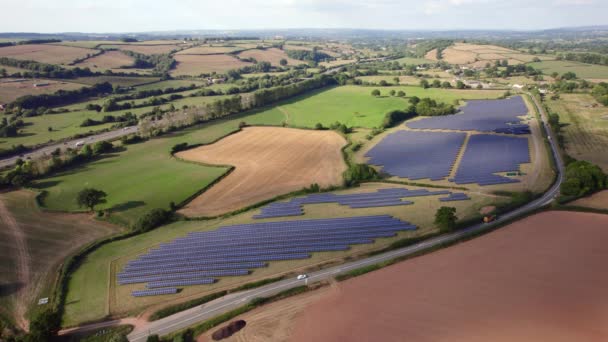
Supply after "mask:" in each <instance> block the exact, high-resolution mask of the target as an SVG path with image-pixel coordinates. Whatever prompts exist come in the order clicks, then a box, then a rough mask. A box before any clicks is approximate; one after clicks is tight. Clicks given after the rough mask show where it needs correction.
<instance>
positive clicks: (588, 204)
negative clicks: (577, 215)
mask: <svg viewBox="0 0 608 342" xmlns="http://www.w3.org/2000/svg"><path fill="white" fill-rule="evenodd" d="M569 204H570V205H574V206H577V207H585V208H592V209H600V210H608V190H604V191H600V192H597V193H595V194H593V195H591V196H588V197H585V198H581V199H578V200H576V201H574V202H572V203H569Z"/></svg>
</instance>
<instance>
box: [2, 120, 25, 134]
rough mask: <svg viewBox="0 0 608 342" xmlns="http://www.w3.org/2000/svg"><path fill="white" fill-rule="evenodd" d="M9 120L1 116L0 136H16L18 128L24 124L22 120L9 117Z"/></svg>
mask: <svg viewBox="0 0 608 342" xmlns="http://www.w3.org/2000/svg"><path fill="white" fill-rule="evenodd" d="M11 119H13V120H11V121H9V120H7V118H2V121H0V138H10V137H16V136H17V135H18V134H19V128H20V127H23V126H24V123H23V120H21V119H15V118H14V117H13V118H11Z"/></svg>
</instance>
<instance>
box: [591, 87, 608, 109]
mask: <svg viewBox="0 0 608 342" xmlns="http://www.w3.org/2000/svg"><path fill="white" fill-rule="evenodd" d="M591 95H593V97H595V99H596V100H597V102H599V103H601V104H603V105H604V106H608V83H606V82H602V83H600V84H597V85H595V86H594V87H593V90H591Z"/></svg>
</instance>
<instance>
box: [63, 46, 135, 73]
mask: <svg viewBox="0 0 608 342" xmlns="http://www.w3.org/2000/svg"><path fill="white" fill-rule="evenodd" d="M133 62H135V60H134V59H133V58H132V57H129V56H127V55H125V54H124V53H122V52H120V51H107V52H105V53H103V54H101V55H99V56H95V57H93V58H88V59H86V60H85V61H83V62H81V63H78V64H76V65H75V66H77V67H80V68H89V69H91V70H92V71H105V70H112V69H120V68H122V67H127V66H131V65H133ZM115 71H116V70H115Z"/></svg>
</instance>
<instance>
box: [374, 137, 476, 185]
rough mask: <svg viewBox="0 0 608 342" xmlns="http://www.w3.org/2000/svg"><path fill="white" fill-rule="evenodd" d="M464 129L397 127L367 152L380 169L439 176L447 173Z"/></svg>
mask: <svg viewBox="0 0 608 342" xmlns="http://www.w3.org/2000/svg"><path fill="white" fill-rule="evenodd" d="M465 137H466V134H465V133H458V132H450V133H446V132H420V131H397V132H395V133H392V134H390V135H388V136H387V137H386V138H384V139H383V140H382V141H380V143H378V144H377V145H376V146H374V147H373V148H372V149H371V150H370V151H369V152H367V154H366V156H367V157H369V158H370V160H369V163H370V164H372V165H377V166H382V168H383V171H385V172H387V173H389V174H391V175H393V176H398V177H403V178H409V179H412V180H416V179H424V178H430V179H431V180H442V179H444V178H446V177H448V176H449V175H450V172H451V170H452V167H453V165H454V162H455V161H456V158H457V156H458V152H459V151H460V148H461V147H462V144H463V143H464V139H465Z"/></svg>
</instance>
